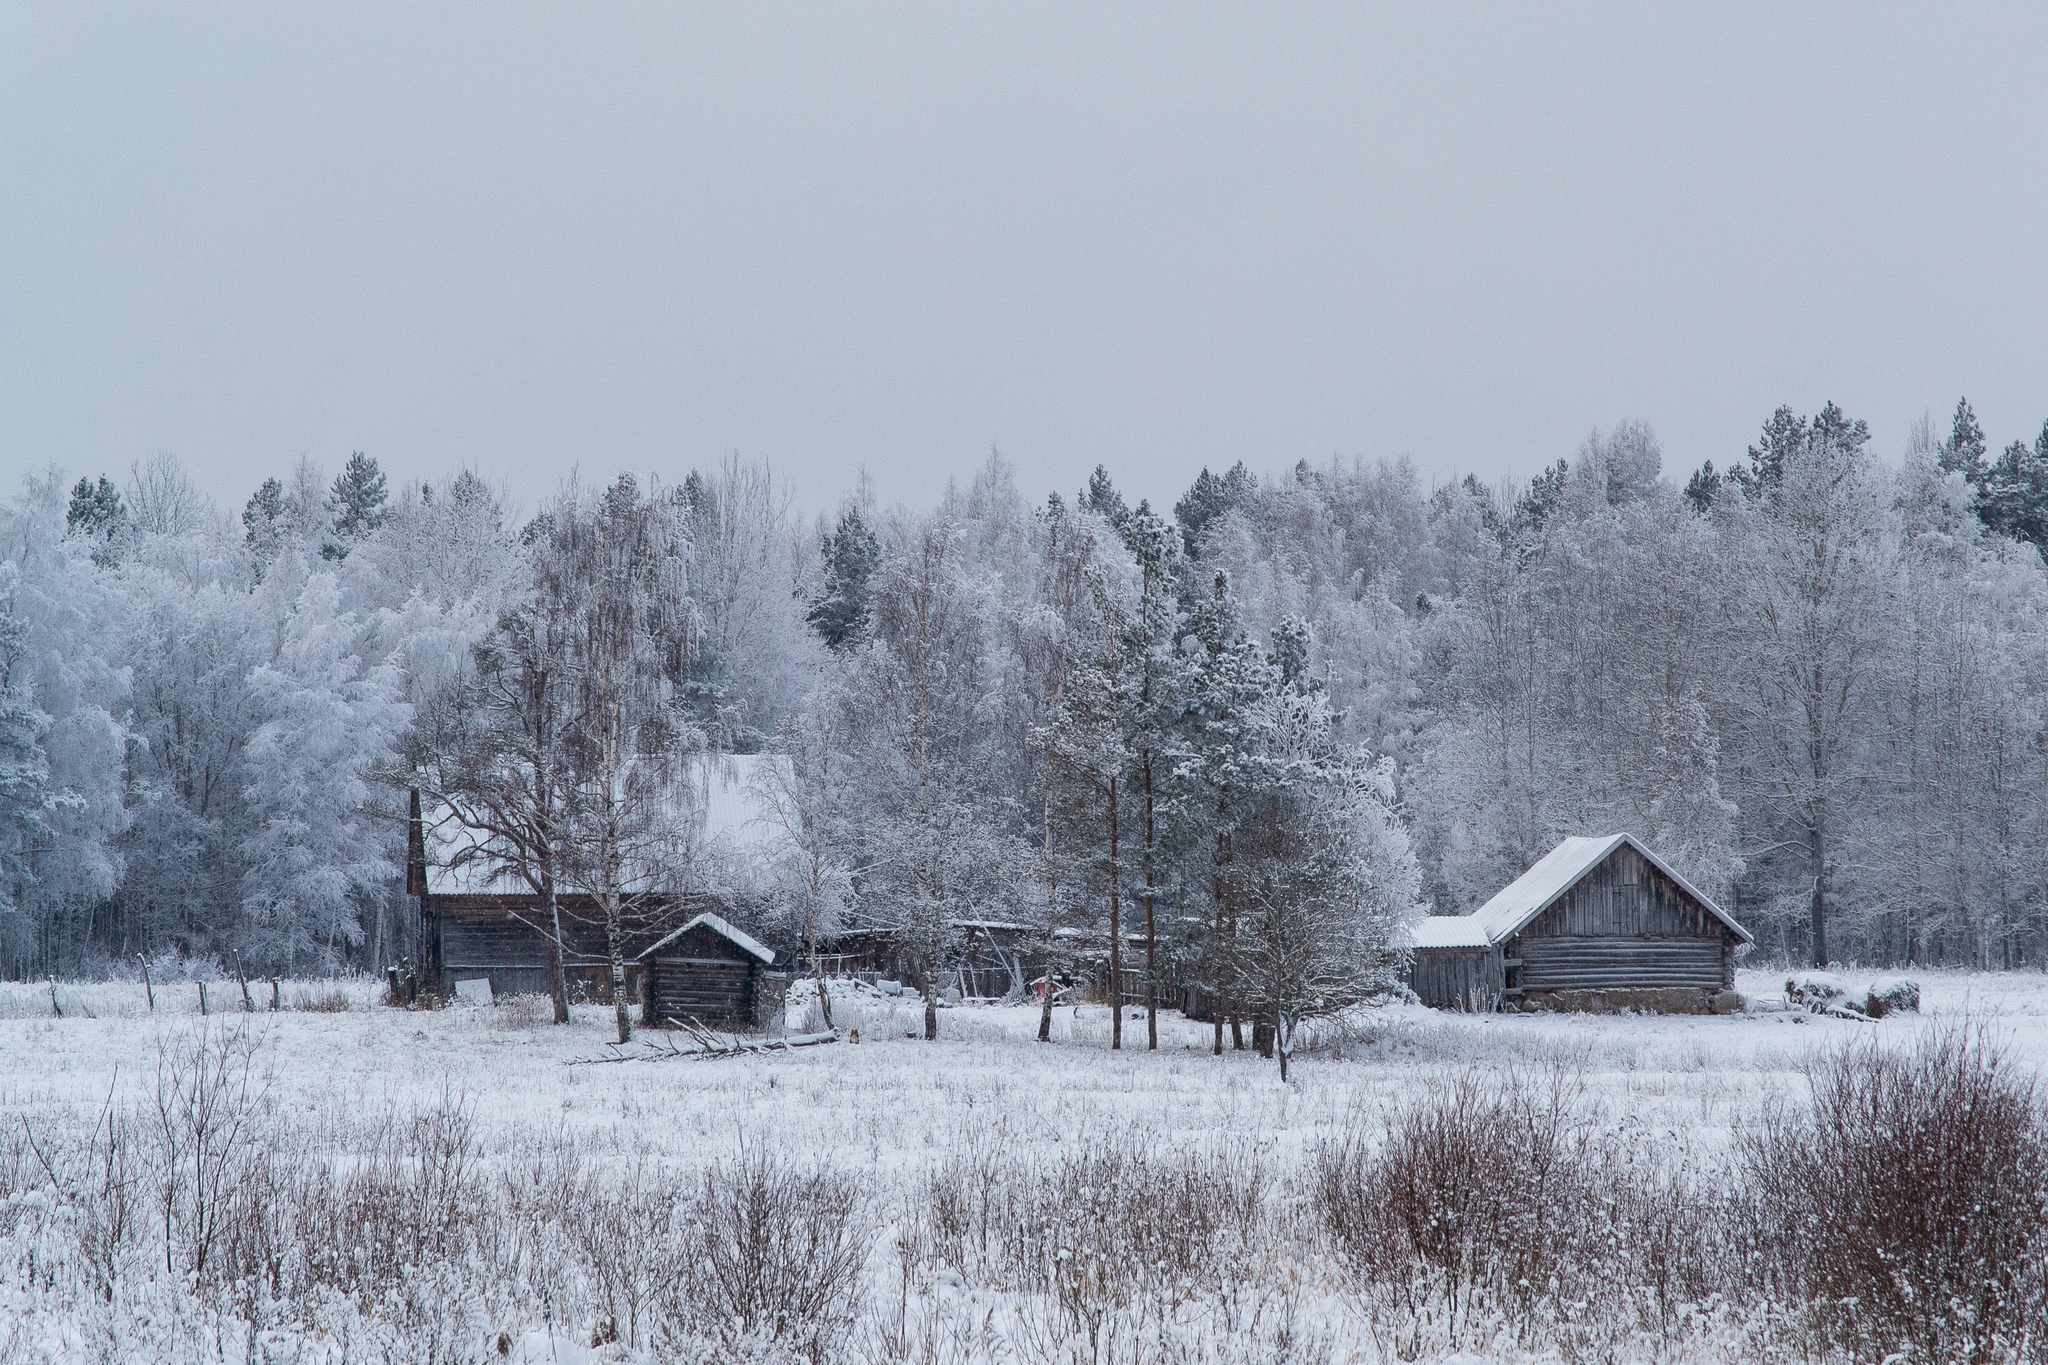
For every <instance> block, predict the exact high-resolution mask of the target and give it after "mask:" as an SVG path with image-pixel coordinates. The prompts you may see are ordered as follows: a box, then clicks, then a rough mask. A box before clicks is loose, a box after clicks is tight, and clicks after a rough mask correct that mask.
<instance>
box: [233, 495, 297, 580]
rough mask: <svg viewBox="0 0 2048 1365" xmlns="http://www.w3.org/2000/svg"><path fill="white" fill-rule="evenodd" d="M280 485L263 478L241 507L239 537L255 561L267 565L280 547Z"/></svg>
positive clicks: (282, 515)
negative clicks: (240, 532) (240, 533)
mask: <svg viewBox="0 0 2048 1365" xmlns="http://www.w3.org/2000/svg"><path fill="white" fill-rule="evenodd" d="M286 525H287V520H286V516H285V504H284V485H283V484H281V483H279V482H278V481H277V480H276V479H265V480H264V481H263V486H262V487H260V488H258V489H257V490H256V491H255V492H254V493H251V494H250V495H249V501H248V503H247V504H246V505H244V506H243V508H242V539H243V541H244V543H246V544H247V545H248V547H249V550H250V552H251V553H253V554H254V555H255V556H256V562H257V563H258V564H269V563H270V562H271V561H272V560H274V559H276V558H277V556H278V554H279V553H280V552H281V551H282V550H283V549H284V539H285V529H286Z"/></svg>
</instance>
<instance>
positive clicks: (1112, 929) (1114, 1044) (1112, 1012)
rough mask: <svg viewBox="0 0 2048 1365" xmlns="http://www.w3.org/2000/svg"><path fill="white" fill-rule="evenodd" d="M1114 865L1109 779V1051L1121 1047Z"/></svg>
mask: <svg viewBox="0 0 2048 1365" xmlns="http://www.w3.org/2000/svg"><path fill="white" fill-rule="evenodd" d="M1120 873H1121V869H1120V868H1119V867H1118V866H1117V844H1116V778H1115V776H1113V775H1112V776H1111V777H1110V779H1109V1050H1110V1051H1111V1052H1121V1051H1123V1046H1124V916H1123V904H1122V902H1121V901H1120V900H1118V898H1117V897H1118V894H1119V891H1118V887H1119V883H1120V882H1121V881H1122V877H1121V875H1120Z"/></svg>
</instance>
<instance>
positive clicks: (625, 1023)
mask: <svg viewBox="0 0 2048 1365" xmlns="http://www.w3.org/2000/svg"><path fill="white" fill-rule="evenodd" d="M623 914H624V907H623V906H621V905H620V903H619V897H618V894H617V893H616V892H614V893H612V894H610V895H607V896H606V897H605V898H604V943H605V951H606V952H607V953H608V954H609V955H610V957H611V967H612V1013H613V1015H615V1016H616V1018H617V1021H618V1025H619V1041H620V1042H622V1043H630V1042H632V1041H633V1009H632V1006H631V1005H630V1004H628V1003H627V1001H626V945H625V937H626V935H625V925H624V923H623V922H622V917H623Z"/></svg>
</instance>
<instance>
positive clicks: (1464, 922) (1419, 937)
mask: <svg viewBox="0 0 2048 1365" xmlns="http://www.w3.org/2000/svg"><path fill="white" fill-rule="evenodd" d="M1408 940H1409V942H1410V943H1412V944H1413V945H1414V946H1415V947H1417V948H1490V947H1492V946H1493V943H1492V940H1490V939H1488V938H1487V937H1486V929H1485V927H1484V926H1483V925H1481V924H1480V923H1479V921H1478V920H1477V919H1475V918H1474V917H1473V916H1471V915H1425V916H1424V917H1423V918H1421V919H1419V920H1417V921H1415V923H1413V924H1411V925H1409V926H1408Z"/></svg>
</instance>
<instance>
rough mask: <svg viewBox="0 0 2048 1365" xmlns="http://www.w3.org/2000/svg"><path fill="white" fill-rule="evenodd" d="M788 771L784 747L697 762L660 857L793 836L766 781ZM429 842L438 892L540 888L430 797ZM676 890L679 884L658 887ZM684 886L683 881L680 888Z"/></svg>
mask: <svg viewBox="0 0 2048 1365" xmlns="http://www.w3.org/2000/svg"><path fill="white" fill-rule="evenodd" d="M771 764H775V765H781V769H782V770H783V771H787V768H788V764H789V759H788V758H787V757H785V756H783V755H780V754H713V755H706V756H705V757H703V758H701V759H699V760H698V761H696V762H695V763H693V764H692V765H691V768H690V775H689V779H688V781H687V782H686V783H684V784H683V786H682V788H681V789H680V790H678V791H677V792H676V793H675V795H674V797H673V799H672V800H671V802H670V810H669V814H668V818H667V820H666V822H665V823H666V824H667V826H668V827H669V830H670V831H671V832H672V833H673V836H674V838H673V841H672V842H673V847H672V848H667V849H663V850H661V851H660V854H659V855H658V856H657V859H656V860H657V861H659V862H662V863H664V864H666V865H668V866H675V865H679V864H688V863H689V862H690V861H691V855H692V854H709V853H718V854H726V855H736V856H737V857H738V858H740V859H742V860H746V861H754V860H764V859H766V858H769V857H772V856H773V854H774V852H775V850H776V848H777V846H778V845H779V844H780V843H781V842H782V841H783V840H784V839H785V838H786V837H787V836H786V835H785V834H784V832H783V830H782V828H781V826H780V825H779V824H777V823H776V822H775V820H774V818H773V812H772V809H771V807H770V806H769V803H768V802H767V801H766V799H765V798H764V797H763V795H762V793H761V786H762V784H763V782H764V781H765V780H767V779H771V778H772V777H773V776H774V772H773V771H772V770H771V769H770V767H769V765H771ZM421 820H422V823H423V824H424V825H425V827H426V828H425V834H426V845H427V892H428V894H430V895H435V896H478V895H521V894H525V893H528V892H530V891H531V890H532V888H531V887H529V886H528V885H527V884H526V882H525V881H524V880H522V879H521V878H520V877H519V875H518V874H517V873H516V872H514V871H513V870H512V869H511V868H510V867H508V866H507V865H506V863H505V861H504V860H503V859H501V858H496V857H493V856H491V849H492V841H491V839H490V837H489V836H488V835H486V834H484V833H482V832H481V831H478V830H474V829H471V828H469V827H467V826H465V825H464V824H462V822H461V821H460V819H458V818H457V817H456V815H455V813H454V812H453V811H452V810H450V809H449V808H448V807H446V806H442V805H438V804H436V803H434V802H428V803H426V804H425V805H424V807H423V809H422V811H421ZM628 876H629V878H631V879H632V880H634V881H636V882H640V881H659V880H660V878H661V876H662V873H661V872H659V871H657V870H655V869H652V868H650V869H644V870H641V871H637V872H636V871H634V870H632V869H629V871H628ZM653 889H671V888H659V887H657V888H653ZM672 889H678V890H680V889H682V888H672Z"/></svg>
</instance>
